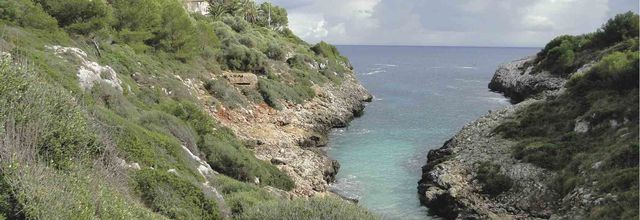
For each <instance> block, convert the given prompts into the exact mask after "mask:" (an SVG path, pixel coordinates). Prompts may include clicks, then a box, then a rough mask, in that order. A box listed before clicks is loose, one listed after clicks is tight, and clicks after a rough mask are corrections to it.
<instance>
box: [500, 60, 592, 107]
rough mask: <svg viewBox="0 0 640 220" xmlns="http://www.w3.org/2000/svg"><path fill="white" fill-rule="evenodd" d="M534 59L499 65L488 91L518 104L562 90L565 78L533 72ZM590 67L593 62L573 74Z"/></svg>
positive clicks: (543, 72) (542, 72)
mask: <svg viewBox="0 0 640 220" xmlns="http://www.w3.org/2000/svg"><path fill="white" fill-rule="evenodd" d="M535 59H536V57H535V56H530V57H526V58H523V59H519V60H515V61H512V62H509V63H505V64H502V65H500V66H499V67H498V70H496V73H495V74H494V75H493V78H492V79H491V82H490V83H489V89H491V90H492V91H496V92H501V93H503V94H504V95H505V96H506V97H509V98H510V99H511V101H512V103H518V102H521V101H523V100H525V99H527V98H529V97H533V96H540V97H542V96H544V95H546V93H547V92H549V91H555V90H559V89H561V88H563V87H564V85H565V84H566V82H567V78H564V77H560V76H555V75H552V74H551V73H549V72H548V71H534V66H535V65H534V64H533V62H534V61H535ZM591 66H593V62H592V63H588V64H586V65H584V66H583V67H582V68H580V69H578V71H576V73H574V74H580V73H583V72H586V71H587V70H589V69H590V68H591ZM570 76H571V75H569V76H568V77H570Z"/></svg>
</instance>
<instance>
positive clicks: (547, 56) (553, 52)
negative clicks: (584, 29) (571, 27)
mask: <svg viewBox="0 0 640 220" xmlns="http://www.w3.org/2000/svg"><path fill="white" fill-rule="evenodd" d="M579 39H580V37H574V36H569V35H564V36H560V37H557V38H555V39H553V40H552V41H551V42H549V43H548V44H547V45H546V46H545V48H544V49H543V50H542V51H540V53H538V58H537V59H538V60H539V61H541V64H540V67H542V68H544V69H547V70H549V71H551V73H553V74H557V75H566V74H567V73H568V72H571V71H573V70H574V69H575V68H576V67H575V65H576V64H575V59H576V50H578V42H579Z"/></svg>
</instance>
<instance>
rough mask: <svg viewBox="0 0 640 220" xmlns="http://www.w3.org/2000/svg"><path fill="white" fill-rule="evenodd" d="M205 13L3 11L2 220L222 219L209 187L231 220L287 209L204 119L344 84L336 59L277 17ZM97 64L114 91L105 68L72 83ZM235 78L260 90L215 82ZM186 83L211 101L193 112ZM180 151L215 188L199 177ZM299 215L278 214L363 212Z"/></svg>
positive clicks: (221, 8)
mask: <svg viewBox="0 0 640 220" xmlns="http://www.w3.org/2000/svg"><path fill="white" fill-rule="evenodd" d="M210 3H211V8H210V10H211V14H210V15H206V16H205V15H199V14H189V13H188V12H187V11H186V10H185V9H184V6H183V2H182V1H179V0H135V1H130V0H68V1H67V0H66V1H59V0H7V1H0V78H1V79H0V80H1V81H2V83H0V123H2V125H3V126H2V127H0V219H3V218H9V219H24V218H26V219H42V218H45V219H94V218H105V219H164V218H175V219H217V218H222V217H223V215H224V213H223V211H224V210H219V208H220V207H223V206H221V204H219V203H220V202H222V201H219V200H216V198H215V196H214V195H212V192H211V191H210V190H208V189H207V187H203V183H205V182H210V184H211V185H212V186H213V187H216V188H218V190H219V191H220V192H221V193H222V194H223V195H224V197H225V200H224V203H226V206H227V207H229V208H230V210H231V214H232V217H240V216H243V213H245V212H247V213H252V212H253V213H255V212H256V211H254V208H256V207H262V204H263V203H267V202H268V204H272V203H278V204H279V203H286V202H284V201H281V200H286V199H287V198H279V197H277V196H274V195H273V194H272V193H270V192H268V191H267V190H265V187H267V188H269V187H274V188H275V189H280V190H290V189H292V188H293V187H294V183H293V181H292V180H291V179H290V178H289V177H288V176H287V175H285V174H284V173H283V172H281V171H280V170H278V169H277V168H276V167H275V166H273V165H271V164H270V163H268V162H264V161H261V160H258V159H256V158H255V157H254V155H253V152H252V151H251V149H250V148H251V145H250V144H247V143H244V142H243V141H241V140H239V139H238V138H236V137H235V136H234V134H233V133H232V132H231V131H230V130H229V129H227V128H224V127H223V126H221V125H220V124H218V122H216V121H215V120H214V118H212V117H211V116H210V115H209V112H207V111H205V108H204V106H210V107H215V108H219V109H220V108H222V107H226V108H242V107H246V106H249V105H257V104H262V103H266V104H268V105H270V106H272V107H274V108H284V107H286V106H287V105H288V104H291V103H301V102H304V101H305V100H308V99H310V98H313V97H314V96H315V94H314V92H313V91H314V90H313V89H312V88H311V87H312V86H314V85H318V84H322V83H340V82H341V81H342V79H343V77H344V74H345V73H346V72H348V71H349V68H350V65H349V63H348V60H347V59H346V58H344V57H342V56H340V54H339V53H338V51H337V50H336V49H335V47H333V46H331V45H328V44H326V43H321V44H318V45H316V46H311V45H308V44H307V43H305V42H303V41H302V40H300V39H299V38H297V37H296V36H295V35H293V34H292V32H291V31H290V30H289V29H288V28H287V24H288V21H287V14H286V11H285V10H284V9H283V8H280V7H277V6H273V5H271V4H269V3H263V4H260V5H257V4H256V3H254V2H253V1H247V0H224V1H216V0H212V1H210ZM268 11H271V13H270V14H271V19H270V20H269V19H268V17H267V14H266V12H268ZM55 45H60V46H63V47H72V48H78V49H79V50H78V51H80V50H81V51H82V52H73V50H70V51H67V52H63V53H58V51H56V49H55V48H54V47H52V46H55ZM52 48H53V49H52ZM93 61H95V62H96V63H92V62H93ZM87 63H88V64H87ZM106 65H108V66H110V67H111V68H112V69H113V72H115V73H117V74H116V75H115V76H116V77H117V79H114V78H113V76H112V75H110V72H109V71H110V70H108V69H107V70H102V72H101V73H100V78H101V79H100V80H99V81H98V82H96V83H95V84H92V85H91V86H90V87H85V86H81V85H80V83H78V81H79V78H78V76H77V75H78V72H79V70H83V68H84V70H86V69H87V68H92V67H95V66H106ZM233 71H235V72H250V73H254V74H256V75H258V76H259V80H258V81H259V83H258V85H257V86H256V88H255V89H251V88H248V89H246V88H245V89H238V88H236V87H234V86H233V85H231V84H230V83H228V82H227V81H226V80H225V79H224V78H223V77H222V76H221V75H222V73H223V72H233ZM183 79H195V80H194V81H195V82H198V83H199V84H197V85H195V87H198V88H202V89H206V90H207V91H208V92H209V93H210V94H211V97H212V98H211V99H210V100H205V101H202V100H200V99H198V97H195V96H194V95H192V91H191V89H193V88H190V87H189V86H188V85H187V83H186V82H185V80H183ZM113 82H118V83H113ZM189 82H193V81H189ZM114 84H118V86H114ZM183 146H184V147H183ZM185 148H186V149H188V151H189V152H190V153H193V154H194V155H197V156H199V157H201V158H202V159H203V160H204V161H206V162H207V163H208V164H209V165H210V166H211V167H212V168H213V169H214V170H215V171H217V172H219V173H221V175H216V176H203V175H200V171H198V170H197V165H198V164H197V163H196V162H194V160H193V159H192V158H191V157H190V155H189V152H187V151H186V150H185ZM134 163H135V166H134ZM123 166H124V167H134V168H129V169H125V168H123ZM136 166H139V169H138V168H135V167H136ZM256 179H259V180H260V181H259V183H257V184H256V183H255V182H256V181H255V180H256ZM325 203H326V204H325ZM295 204H297V206H296V207H297V208H288V207H282V206H274V208H282V209H283V210H285V208H287V209H286V211H287V212H293V213H295V212H304V211H312V212H315V213H319V212H324V211H327V209H326V208H325V207H342V208H344V209H345V210H360V208H359V207H357V206H353V205H350V204H347V203H345V202H338V201H334V200H321V199H319V200H312V201H308V202H307V201H303V200H300V201H295ZM317 204H325V205H326V206H325V205H317ZM309 209H311V210H309ZM272 211H274V212H277V209H274V210H272ZM327 212H328V214H331V213H333V214H335V215H339V216H342V215H344V216H349V215H351V214H353V215H356V214H358V212H337V211H336V212H331V211H327ZM359 212H361V211H359ZM313 216H315V215H310V218H313Z"/></svg>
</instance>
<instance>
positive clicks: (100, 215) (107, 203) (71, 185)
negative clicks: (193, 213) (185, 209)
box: [3, 161, 162, 219]
mask: <svg viewBox="0 0 640 220" xmlns="http://www.w3.org/2000/svg"><path fill="white" fill-rule="evenodd" d="M16 162H17V161H16ZM17 164H20V163H17ZM5 165H6V164H5ZM14 165H15V164H14ZM83 167H84V168H82V167H74V168H73V169H69V170H68V171H59V170H55V169H52V168H50V167H46V166H43V165H41V164H30V165H28V166H20V167H13V168H8V167H6V166H5V167H3V169H4V170H5V171H6V170H11V171H9V172H10V174H8V176H7V178H8V179H9V178H10V179H11V180H10V181H9V182H10V183H11V184H10V185H11V187H12V189H13V190H15V192H16V194H17V195H16V198H17V201H18V203H19V204H21V205H22V206H23V209H21V210H20V211H21V213H22V214H24V216H25V217H26V218H27V219H162V217H161V216H158V215H157V214H155V213H153V212H151V211H149V210H148V209H145V207H144V206H143V205H142V204H139V203H137V202H135V199H133V198H130V197H128V196H127V195H126V194H123V193H122V192H120V191H118V189H117V188H116V187H114V186H113V185H112V184H111V183H110V182H109V181H110V180H107V179H106V177H105V176H102V175H101V174H100V172H97V170H95V169H92V168H86V167H85V166H83Z"/></svg>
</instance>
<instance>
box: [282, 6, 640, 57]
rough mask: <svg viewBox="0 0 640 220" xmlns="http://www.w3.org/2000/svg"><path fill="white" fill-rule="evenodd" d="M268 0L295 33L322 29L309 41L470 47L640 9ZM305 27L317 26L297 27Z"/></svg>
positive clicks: (583, 28) (520, 40) (534, 37)
mask: <svg viewBox="0 0 640 220" xmlns="http://www.w3.org/2000/svg"><path fill="white" fill-rule="evenodd" d="M272 2H273V3H274V4H279V5H282V6H284V7H286V8H287V9H289V14H290V15H292V16H291V17H292V18H295V19H290V20H291V22H290V23H291V24H292V26H293V27H292V29H293V30H294V31H296V32H298V31H300V32H304V31H310V30H313V31H316V32H317V31H319V30H318V28H323V29H324V30H322V31H321V33H326V34H322V35H318V34H305V33H299V34H301V35H302V36H307V37H306V38H305V40H307V41H311V42H316V41H319V40H325V41H329V42H332V43H336V44H402V45H475V46H542V45H544V43H546V42H547V41H549V40H550V39H551V38H553V37H554V36H557V35H560V34H580V33H585V32H590V31H593V30H595V29H596V28H598V27H600V25H601V24H602V23H604V22H605V21H606V20H607V19H608V18H610V17H611V16H613V15H615V14H618V13H621V12H626V11H629V10H631V11H635V12H638V7H639V6H638V1H637V0H531V1H506V0H473V1H469V0H273V1H272ZM369 6H372V7H369ZM296 19H298V20H297V21H296ZM321 22H322V23H321ZM309 24H322V25H317V27H318V28H315V29H312V28H306V27H302V26H306V25H309ZM296 25H297V26H296Z"/></svg>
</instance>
